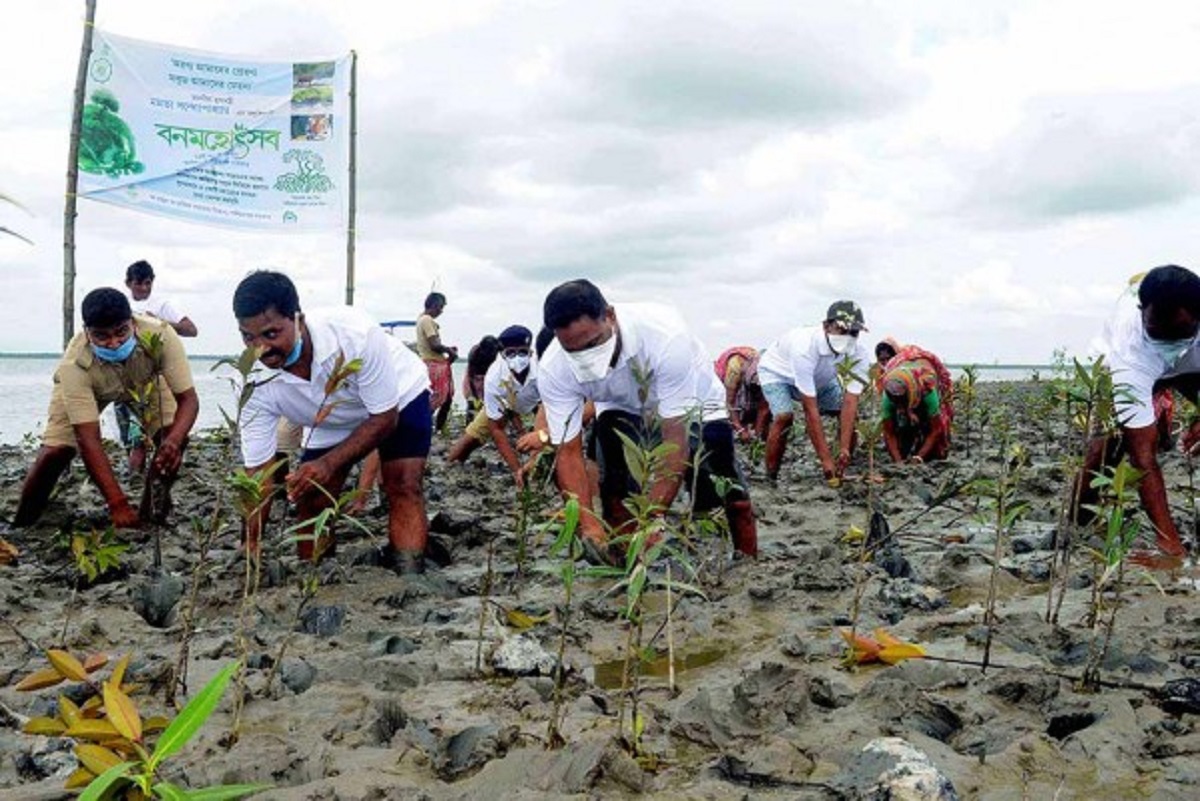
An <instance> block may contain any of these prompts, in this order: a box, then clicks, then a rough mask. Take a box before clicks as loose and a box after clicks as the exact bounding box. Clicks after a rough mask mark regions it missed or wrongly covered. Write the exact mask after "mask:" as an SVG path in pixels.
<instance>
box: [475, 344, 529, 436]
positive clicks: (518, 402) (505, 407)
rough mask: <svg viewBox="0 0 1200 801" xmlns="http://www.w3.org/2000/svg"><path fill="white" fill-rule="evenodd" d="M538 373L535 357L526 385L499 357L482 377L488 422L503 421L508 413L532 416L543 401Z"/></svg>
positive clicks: (502, 358)
mask: <svg viewBox="0 0 1200 801" xmlns="http://www.w3.org/2000/svg"><path fill="white" fill-rule="evenodd" d="M537 373H538V364H537V357H536V356H533V355H532V354H530V359H529V372H527V373H526V374H525V383H523V384H522V383H521V382H520V381H519V380H517V376H516V375H515V374H514V373H513V371H512V369H511V368H510V367H509V366H508V362H506V361H504V357H503V356H498V357H496V361H494V362H492V366H491V367H489V368H488V371H487V374H486V375H484V377H483V408H484V411H485V412H486V413H487V416H488V419H489V420H503V419H504V415H505V414H506V413H507V412H510V411H511V412H516V413H517V414H529V413H530V412H532V411H533V410H534V409H536V408H537V405H538V404H539V403H541V401H542V396H541V394H540V393H539V392H538V382H537Z"/></svg>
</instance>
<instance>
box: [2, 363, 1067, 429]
mask: <svg viewBox="0 0 1200 801" xmlns="http://www.w3.org/2000/svg"><path fill="white" fill-rule="evenodd" d="M58 361H59V357H58V356H57V355H51V354H46V355H24V354H0V444H5V445H13V444H16V443H18V442H20V441H21V440H22V439H24V438H25V437H27V436H32V437H36V436H37V435H39V434H40V433H41V431H42V427H43V426H44V425H45V423H46V408H47V407H48V405H49V403H50V388H51V383H52V380H53V377H54V368H55V367H57V366H58ZM188 361H189V362H190V363H191V365H192V377H193V378H194V379H195V382H196V392H197V394H199V396H200V418H199V420H197V422H196V425H197V427H198V428H202V429H203V428H216V427H218V426H221V425H223V424H224V418H223V417H222V416H221V411H220V409H221V408H222V407H224V408H225V409H226V410H227V411H228V412H230V413H231V414H232V412H233V410H234V409H235V408H236V399H235V398H234V395H233V390H232V389H231V387H230V384H229V379H230V378H231V377H233V376H234V375H236V373H235V372H234V371H233V370H232V369H231V368H228V367H224V366H222V367H220V368H217V369H215V370H214V368H215V367H216V365H217V362H218V361H219V360H218V359H216V358H212V357H202V356H197V357H192V358H189V359H188ZM454 368H455V369H454V374H455V399H456V401H457V402H458V403H459V404H460V405H461V403H462V397H461V394H462V375H463V371H464V370H465V369H466V360H465V359H460V360H459V361H458V362H456V363H455V365H454ZM950 370H951V372H952V373H953V374H954V375H955V377H956V378H957V377H958V376H959V375H961V374H962V369H961V365H951V366H950ZM1050 372H1051V368H1050V366H1049V365H1002V364H1001V365H986V366H980V367H979V372H978V380H980V381H1023V380H1026V379H1028V378H1031V377H1032V376H1033V375H1034V374H1035V373H1038V374H1040V375H1042V376H1049V375H1050ZM100 425H101V430H102V432H103V434H104V436H106V437H116V433H117V428H116V420H115V418H114V417H113V414H112V411H111V410H106V411H105V413H104V415H103V416H102V418H101V421H100Z"/></svg>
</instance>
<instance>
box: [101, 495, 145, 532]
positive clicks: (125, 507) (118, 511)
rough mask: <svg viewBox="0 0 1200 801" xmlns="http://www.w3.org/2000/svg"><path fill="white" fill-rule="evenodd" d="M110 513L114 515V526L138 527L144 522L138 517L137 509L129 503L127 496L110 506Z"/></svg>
mask: <svg viewBox="0 0 1200 801" xmlns="http://www.w3.org/2000/svg"><path fill="white" fill-rule="evenodd" d="M109 514H110V516H111V517H112V524H113V528H137V527H139V526H140V525H141V524H142V521H141V520H140V519H138V513H137V510H136V509H134V508H133V507H132V506H131V505H130V504H129V500H128V499H127V498H122V499H121V500H119V501H117V502H116V503H114V504H113V505H112V506H111V507H109Z"/></svg>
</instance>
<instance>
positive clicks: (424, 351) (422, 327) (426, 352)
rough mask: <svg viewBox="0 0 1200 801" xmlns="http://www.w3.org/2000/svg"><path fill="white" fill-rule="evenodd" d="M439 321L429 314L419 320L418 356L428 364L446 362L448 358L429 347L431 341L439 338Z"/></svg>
mask: <svg viewBox="0 0 1200 801" xmlns="http://www.w3.org/2000/svg"><path fill="white" fill-rule="evenodd" d="M439 331H440V329H439V327H438V324H437V320H435V319H433V318H432V317H430V316H429V315H428V314H422V315H421V316H420V317H418V318H417V355H418V356H420V357H421V358H422V359H424V360H425V361H427V362H444V361H445V360H446V357H445V356H443V355H442V354H440V353H438V352H437V351H435V350H434V349H433V348H431V347H430V346H429V340H430V339H431V338H433V337H436V336H439V333H438V332H439Z"/></svg>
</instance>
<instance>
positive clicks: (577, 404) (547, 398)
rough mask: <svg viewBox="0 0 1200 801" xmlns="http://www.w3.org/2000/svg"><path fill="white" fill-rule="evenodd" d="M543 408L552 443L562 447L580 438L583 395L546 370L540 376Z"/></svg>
mask: <svg viewBox="0 0 1200 801" xmlns="http://www.w3.org/2000/svg"><path fill="white" fill-rule="evenodd" d="M538 389H539V390H540V391H541V394H542V406H543V407H544V408H545V410H546V425H547V426H548V429H549V432H550V442H552V443H553V444H555V445H561V444H562V443H564V442H569V441H570V440H572V439H574V438H575V437H578V436H579V434H580V432H582V431H583V401H584V398H583V395H582V393H580V392H579V391H577V390H576V389H575V388H573V387H571V386H568V385H566V383H565V381H564V380H563V378H562V377H560V376H559V375H557V374H556V372H555V370H553V369H547V370H544V371H543V372H542V373H541V374H540V375H539V376H538Z"/></svg>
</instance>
